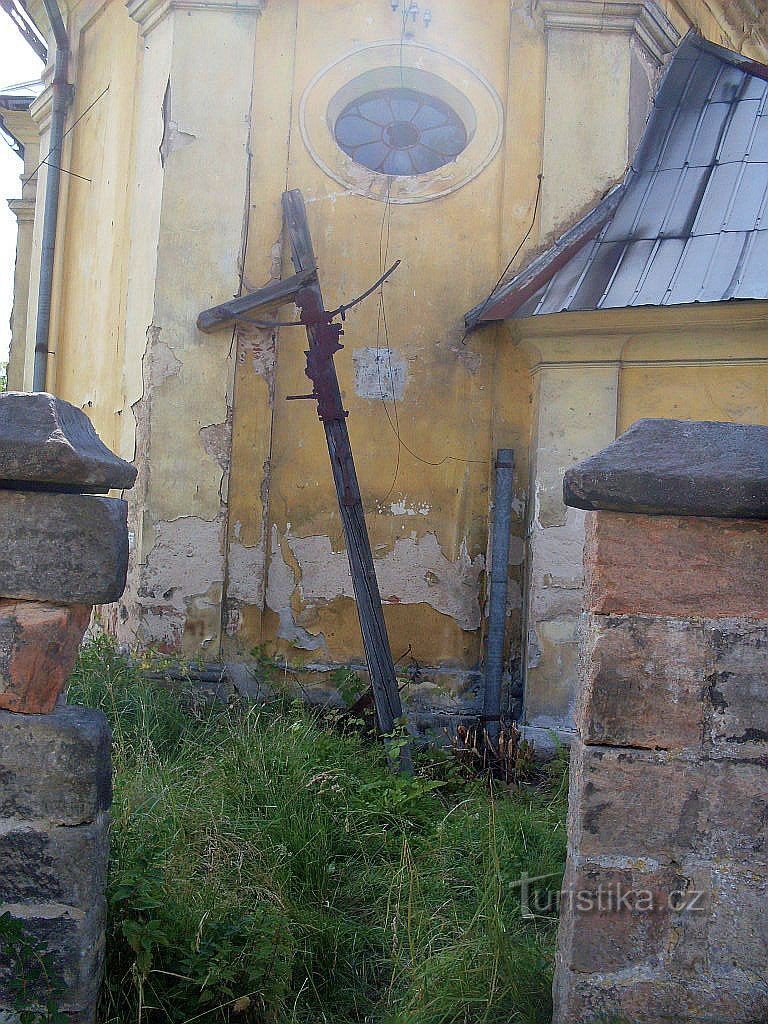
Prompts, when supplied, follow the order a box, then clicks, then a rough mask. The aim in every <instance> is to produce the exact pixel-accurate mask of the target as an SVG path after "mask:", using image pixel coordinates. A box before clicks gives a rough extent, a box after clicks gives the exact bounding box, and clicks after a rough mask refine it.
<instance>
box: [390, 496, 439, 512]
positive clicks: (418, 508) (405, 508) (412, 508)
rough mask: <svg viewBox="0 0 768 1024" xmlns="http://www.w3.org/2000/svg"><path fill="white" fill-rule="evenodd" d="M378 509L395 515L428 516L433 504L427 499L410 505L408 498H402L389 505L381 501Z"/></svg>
mask: <svg viewBox="0 0 768 1024" xmlns="http://www.w3.org/2000/svg"><path fill="white" fill-rule="evenodd" d="M378 511H379V512H381V513H382V514H389V515H393V516H428V515H429V513H430V512H431V511H432V506H431V505H428V504H427V503H426V502H425V501H423V502H421V503H419V504H418V505H416V504H414V505H409V504H408V499H407V498H401V499H400V501H393V502H390V504H388V505H384V504H381V503H379V505H378Z"/></svg>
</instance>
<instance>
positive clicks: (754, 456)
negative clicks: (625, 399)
mask: <svg viewBox="0 0 768 1024" xmlns="http://www.w3.org/2000/svg"><path fill="white" fill-rule="evenodd" d="M767 484H768V429H766V428H759V427H755V428H751V427H741V426H735V425H732V424H695V423H679V422H675V421H641V423H640V424H636V425H635V427H633V428H632V429H631V430H630V431H629V432H628V433H627V434H625V435H623V436H622V437H621V438H619V439H618V441H617V442H616V443H615V444H614V445H611V446H610V447H609V448H608V449H606V450H605V451H604V452H602V453H600V454H599V455H598V456H595V457H594V458H593V459H590V460H587V461H586V462H584V463H581V464H580V465H579V466H577V467H575V468H574V469H573V470H571V471H569V474H568V475H567V477H566V487H565V493H566V500H567V501H569V502H570V503H572V504H576V505H578V507H581V508H585V507H586V508H591V509H592V510H593V511H591V512H590V513H589V515H588V523H587V541H586V548H585V577H586V579H585V615H584V622H583V635H582V647H581V692H580V699H579V706H578V714H577V727H578V737H577V740H576V742H575V743H574V745H573V748H572V775H571V791H570V809H569V825H568V828H569V850H568V862H567V869H566V878H565V882H564V885H563V892H562V906H561V924H560V934H559V945H558V955H557V968H556V978H555V987H554V996H555V1022H556V1024H588V1022H590V1021H597V1020H612V1021H613V1020H621V1021H627V1022H632V1024H683V1022H685V1024H694V1022H701V1024H704V1022H707V1024H736V1022H739V1024H758V1022H764V1021H765V1020H766V1019H768V954H767V953H766V950H768V913H766V907H768V522H766V521H763V520H765V519H768V490H767V489H766V488H767ZM601 506H603V507H601Z"/></svg>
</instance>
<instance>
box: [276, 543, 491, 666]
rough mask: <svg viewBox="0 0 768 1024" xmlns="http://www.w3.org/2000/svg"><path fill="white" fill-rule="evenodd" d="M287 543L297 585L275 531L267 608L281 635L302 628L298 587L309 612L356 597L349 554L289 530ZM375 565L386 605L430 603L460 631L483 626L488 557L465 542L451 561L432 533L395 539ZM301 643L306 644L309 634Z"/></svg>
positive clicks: (312, 641)
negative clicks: (482, 601) (275, 617)
mask: <svg viewBox="0 0 768 1024" xmlns="http://www.w3.org/2000/svg"><path fill="white" fill-rule="evenodd" d="M283 540H284V542H285V545H286V546H287V548H288V549H289V551H290V552H291V554H292V555H293V558H294V559H295V562H296V567H297V569H298V574H299V579H298V584H297V580H296V573H294V571H293V570H292V569H291V568H290V566H288V565H287V563H286V561H285V557H284V553H283V545H282V544H281V542H280V536H279V533H278V531H277V527H273V532H272V560H271V562H270V568H269V576H268V584H267V604H268V605H269V607H270V608H271V609H272V610H273V611H274V612H276V613H277V614H278V615H279V616H280V621H281V630H283V632H282V633H281V636H283V635H284V633H286V632H291V631H295V630H301V627H300V626H297V625H296V621H295V617H294V613H293V609H292V607H291V601H292V599H293V596H294V592H295V591H296V589H297V587H298V593H299V596H300V598H301V601H302V603H303V604H304V605H305V606H307V607H310V608H312V607H316V606H318V605H325V604H328V603H330V602H331V601H335V600H337V599H338V598H340V597H349V598H352V597H354V592H353V589H352V578H351V576H350V573H349V562H348V560H347V553H346V551H344V550H341V551H334V550H333V548H332V545H331V541H330V539H329V538H328V537H322V536H316V537H295V536H293V535H292V534H291V531H290V527H289V529H288V531H287V532H286V534H285V536H284V538H283ZM375 564H376V575H377V576H378V579H379V587H380V590H381V594H382V599H383V601H384V602H385V603H391V604H427V605H429V606H430V607H432V608H434V609H435V611H437V612H440V613H441V614H442V615H448V616H450V617H451V618H452V619H454V620H455V622H456V623H457V624H458V625H459V626H460V627H461V629H465V630H468V631H472V630H475V629H478V628H479V626H480V622H481V611H480V578H481V575H482V573H483V570H484V568H485V559H484V557H483V556H482V555H476V556H475V557H474V558H471V557H470V555H469V552H468V550H467V545H466V541H463V542H462V544H461V547H460V550H459V557H458V558H457V559H456V561H455V562H452V561H451V560H450V559H448V558H447V557H446V556H445V555H444V554H443V552H442V550H441V548H440V544H439V542H438V539H437V537H436V535H435V534H434V533H427V534H425V535H424V536H422V537H417V535H416V533H415V532H414V533H412V534H411V536H410V537H406V538H402V539H400V540H397V541H395V545H394V547H393V549H392V550H391V551H389V552H387V553H386V554H384V555H382V556H380V557H378V558H376V559H375ZM302 632H303V633H306V631H302ZM285 638H286V639H287V637H285ZM302 639H303V640H304V641H305V642H306V641H307V639H308V636H304V637H303V638H302ZM309 640H310V642H311V643H312V644H313V645H314V646H313V647H311V648H309V649H315V647H317V646H319V644H318V643H317V640H318V638H317V637H311V638H309Z"/></svg>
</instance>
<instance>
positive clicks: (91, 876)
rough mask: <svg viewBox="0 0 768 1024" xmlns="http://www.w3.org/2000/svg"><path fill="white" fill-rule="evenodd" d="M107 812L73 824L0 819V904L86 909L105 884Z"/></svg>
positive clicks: (107, 835) (107, 850)
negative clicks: (47, 824) (62, 825)
mask: <svg viewBox="0 0 768 1024" xmlns="http://www.w3.org/2000/svg"><path fill="white" fill-rule="evenodd" d="M108 837H109V819H108V815H107V814H101V815H100V816H99V818H98V819H97V820H96V821H95V822H94V823H93V824H89V825H78V826H75V827H72V828H62V827H60V826H44V825H42V824H41V823H39V822H31V823H26V822H19V821H14V820H10V821H8V820H6V821H3V822H0V904H3V903H12V904H13V903H42V902H46V903H48V902H50V903H56V904H62V905H66V906H72V907H87V906H88V905H89V904H90V903H91V901H92V900H93V898H94V895H95V894H97V893H100V892H103V891H104V889H105V887H106V882H107V861H108V856H109V838H108Z"/></svg>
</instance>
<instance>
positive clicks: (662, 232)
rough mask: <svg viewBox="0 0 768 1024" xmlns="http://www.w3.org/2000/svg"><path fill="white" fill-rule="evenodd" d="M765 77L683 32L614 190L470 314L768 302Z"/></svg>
mask: <svg viewBox="0 0 768 1024" xmlns="http://www.w3.org/2000/svg"><path fill="white" fill-rule="evenodd" d="M767 78H768V68H766V67H764V66H763V65H761V64H757V63H755V62H754V61H749V60H747V59H746V58H744V57H741V56H740V55H739V54H736V53H732V52H731V51H729V50H725V49H723V48H722V47H719V46H715V45H714V44H712V43H709V42H706V41H705V40H703V39H701V38H700V37H699V36H697V35H696V34H695V33H689V34H688V35H687V36H686V37H685V39H684V40H683V42H682V43H681V44H680V46H679V48H678V49H677V51H676V53H675V55H674V57H673V59H672V61H671V62H670V64H669V67H668V69H667V71H666V73H665V75H664V78H663V81H662V84H661V87H660V89H659V91H658V93H657V96H656V99H655V101H654V105H653V109H652V112H651V115H650V117H649V119H648V123H647V125H646V129H645V132H644V134H643V138H642V140H641V142H640V145H639V147H638V149H637V152H636V154H635V157H634V160H633V162H632V165H631V167H630V169H629V171H628V172H627V175H626V177H625V179H624V181H623V182H622V184H621V185H619V186H617V188H615V189H614V190H613V191H612V192H610V193H609V194H608V195H607V196H606V197H605V199H604V200H603V201H602V202H601V203H600V204H599V205H598V206H597V207H595V209H594V210H593V211H592V212H591V213H590V214H589V215H588V216H587V217H585V218H584V219H583V220H581V221H579V223H578V224H577V225H576V226H575V227H574V228H572V229H571V230H570V231H569V232H567V233H566V234H565V235H563V236H562V238H560V239H559V240H558V241H557V242H556V243H555V245H554V246H553V247H552V248H551V249H550V250H549V251H548V252H545V253H544V254H543V255H542V256H539V257H538V258H537V259H535V260H534V261H533V262H532V263H531V264H529V266H528V267H526V269H525V270H523V271H522V272H521V273H519V274H517V275H516V276H515V277H514V278H512V279H511V280H510V281H508V282H507V283H506V284H503V285H501V286H500V287H498V288H497V289H496V290H495V291H494V292H493V293H492V294H491V295H490V296H489V298H488V299H486V301H485V302H483V303H481V304H480V305H479V306H476V307H475V309H473V310H471V311H470V312H469V313H468V314H467V325H468V327H472V326H474V325H475V324H477V323H480V322H482V321H488V320H500V319H506V318H509V317H512V318H522V317H528V316H538V315H541V314H545V313H560V312H565V311H570V310H590V309H591V310H594V309H611V308H618V307H624V308H626V307H629V306H672V305H680V304H684V303H692V302H722V301H725V300H728V299H768V81H767V80H766V79H767Z"/></svg>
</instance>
